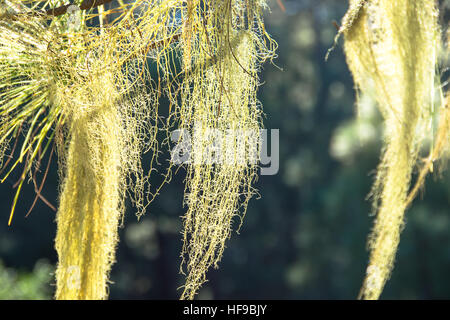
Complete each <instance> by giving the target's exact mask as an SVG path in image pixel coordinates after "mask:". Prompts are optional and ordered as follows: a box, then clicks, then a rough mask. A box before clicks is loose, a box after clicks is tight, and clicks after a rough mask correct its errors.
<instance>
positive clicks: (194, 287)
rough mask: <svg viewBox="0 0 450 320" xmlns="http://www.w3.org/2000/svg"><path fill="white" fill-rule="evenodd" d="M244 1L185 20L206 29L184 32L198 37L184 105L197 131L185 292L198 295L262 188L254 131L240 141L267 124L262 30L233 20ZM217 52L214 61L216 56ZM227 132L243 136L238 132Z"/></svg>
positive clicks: (185, 123) (183, 124) (218, 4)
mask: <svg viewBox="0 0 450 320" xmlns="http://www.w3.org/2000/svg"><path fill="white" fill-rule="evenodd" d="M197 2H198V3H197ZM238 3H239V1H231V2H230V1H211V2H210V3H209V6H210V8H212V9H211V11H208V12H207V13H205V14H204V16H206V17H208V19H205V20H202V19H203V17H202V16H197V17H196V16H195V15H194V14H193V12H194V13H195V12H197V13H199V12H202V11H201V10H200V9H197V10H192V11H191V12H190V15H191V16H190V17H189V22H190V23H189V24H187V25H185V27H190V28H196V26H197V28H198V29H197V30H198V31H197V32H198V33H197V34H195V33H193V34H195V36H192V37H184V39H190V40H191V41H192V43H191V45H189V46H187V48H188V50H189V52H188V53H187V54H188V55H187V56H186V58H188V57H190V58H191V59H192V61H190V62H189V61H186V60H185V63H188V64H189V65H191V66H194V70H193V71H191V72H189V73H188V74H187V75H186V80H185V82H184V83H183V93H182V102H181V106H180V110H179V119H180V128H186V129H189V130H192V131H193V136H192V137H193V139H192V156H191V163H189V164H188V166H187V180H186V190H185V193H186V196H185V204H186V205H187V207H188V209H187V212H186V214H185V216H184V217H183V220H184V231H183V238H184V245H183V251H182V255H181V256H182V259H183V262H182V265H181V272H183V273H184V270H183V266H184V264H186V271H187V276H186V281H185V285H184V290H183V293H182V295H181V299H193V298H194V296H195V294H196V293H197V292H198V290H199V288H200V287H201V286H202V284H203V283H204V282H205V281H206V273H207V271H208V269H209V268H210V267H211V266H214V267H216V268H217V267H218V262H219V261H220V260H221V257H222V254H223V251H224V248H225V242H226V240H227V239H228V238H229V237H230V235H231V231H232V222H233V218H235V217H236V216H238V217H241V219H242V217H243V215H244V214H245V211H246V206H247V203H248V200H249V199H250V197H251V196H252V195H253V193H254V189H253V187H252V183H253V182H254V180H255V179H256V177H257V174H256V170H257V168H256V163H255V162H252V160H254V159H251V158H250V153H247V152H246V151H247V149H248V148H249V147H252V146H250V144H251V143H252V141H251V138H249V139H243V140H240V141H239V137H238V136H237V135H239V133H238V132H240V133H243V132H253V133H254V134H257V135H258V134H259V129H260V128H261V110H260V106H259V103H258V101H257V98H256V90H257V86H258V80H257V62H258V58H257V52H256V42H257V37H258V36H257V35H256V34H255V33H254V31H253V30H236V29H234V28H233V27H232V24H233V23H236V22H237V20H239V19H240V22H242V21H244V17H239V19H238V18H237V17H236V16H232V14H231V12H230V9H231V8H232V6H233V5H235V4H236V5H237V4H238ZM190 5H191V6H200V2H199V1H192V2H191V3H190ZM248 9H249V8H248ZM249 10H250V9H249ZM236 12H242V10H236ZM231 21H233V22H231ZM217 25H220V26H221V28H217ZM194 30H195V29H194ZM184 32H185V33H186V32H191V30H190V29H189V30H184ZM205 48H206V49H205ZM211 60H212V61H213V63H209V62H211ZM211 129H212V130H218V132H220V133H221V134H222V135H220V134H219V136H215V137H214V138H213V139H218V140H215V142H216V143H217V145H219V146H221V148H220V149H219V155H217V154H216V158H215V160H213V159H212V158H211V155H210V154H209V148H210V146H211V143H212V140H211V137H210V136H208V134H209V133H210V131H209V130H211ZM227 132H228V133H229V132H232V133H233V134H234V135H235V136H232V137H231V138H230V137H229V136H227V134H226V133H227ZM218 141H219V142H218ZM258 141H259V140H258ZM258 141H257V142H256V143H258ZM246 148H247V149H246ZM243 149H244V150H245V151H244V153H242V150H243ZM217 157H218V158H217ZM219 159H220V160H219ZM214 161H216V162H215V163H214Z"/></svg>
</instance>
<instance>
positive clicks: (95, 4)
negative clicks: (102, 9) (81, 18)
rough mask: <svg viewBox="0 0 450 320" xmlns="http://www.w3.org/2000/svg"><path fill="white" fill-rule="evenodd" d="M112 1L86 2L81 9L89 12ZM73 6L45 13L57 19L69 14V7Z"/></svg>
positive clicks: (87, 0)
mask: <svg viewBox="0 0 450 320" xmlns="http://www.w3.org/2000/svg"><path fill="white" fill-rule="evenodd" d="M111 1H112V0H84V1H83V2H82V3H81V5H80V7H79V8H80V9H81V10H89V9H92V8H96V7H98V6H101V5H104V4H106V3H109V2H111ZM73 5H75V4H73V3H69V4H66V5H64V6H61V7H57V8H53V9H49V10H47V11H46V12H45V13H46V15H48V16H55V17H57V16H60V15H63V14H65V13H67V9H69V7H70V6H73Z"/></svg>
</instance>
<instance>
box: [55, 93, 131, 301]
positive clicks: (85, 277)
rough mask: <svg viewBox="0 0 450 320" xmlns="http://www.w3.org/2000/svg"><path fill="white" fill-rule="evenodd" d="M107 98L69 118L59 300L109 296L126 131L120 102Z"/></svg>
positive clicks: (59, 223) (60, 218) (60, 221)
mask: <svg viewBox="0 0 450 320" xmlns="http://www.w3.org/2000/svg"><path fill="white" fill-rule="evenodd" d="M99 89H101V88H99ZM108 90H113V88H111V87H108ZM109 93H110V92H106V94H109ZM98 100H100V101H101V99H98ZM98 100H97V101H98ZM105 100H106V103H104V104H102V105H100V106H99V107H97V108H95V109H94V110H92V111H88V112H81V115H79V116H77V117H76V118H74V119H73V120H72V123H71V128H70V143H69V147H68V151H67V152H68V154H67V158H66V161H67V163H66V166H65V167H66V170H67V172H66V173H65V178H64V181H63V186H62V193H61V196H60V206H59V210H58V213H57V218H56V221H57V235H56V240H55V247H56V250H57V252H58V257H59V261H58V267H57V270H56V280H57V290H56V298H57V299H105V298H107V296H108V294H107V280H108V274H109V271H110V269H111V265H112V263H113V262H114V256H115V247H116V244H117V241H118V235H117V232H118V225H119V220H120V217H121V214H122V211H123V208H122V195H121V191H120V190H121V187H122V186H123V185H122V182H123V169H122V166H121V150H122V148H123V144H122V137H123V134H122V124H121V119H120V116H119V114H118V112H117V110H116V106H115V105H114V104H111V103H108V99H105ZM100 101H98V102H99V103H101V102H100ZM109 102H112V101H111V100H109ZM74 103H76V101H75V102H74ZM75 108H77V106H75Z"/></svg>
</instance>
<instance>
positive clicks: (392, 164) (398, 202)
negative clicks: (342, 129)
mask: <svg viewBox="0 0 450 320" xmlns="http://www.w3.org/2000/svg"><path fill="white" fill-rule="evenodd" d="M437 18H438V12H437V9H436V7H435V3H434V1H410V0H400V1H390V0H371V1H356V0H354V1H350V11H349V13H348V14H347V16H346V18H344V24H343V26H342V28H344V31H343V33H344V35H345V53H346V56H347V62H348V65H349V67H350V70H351V72H352V74H353V76H354V80H355V83H356V87H357V90H358V91H361V92H364V93H367V94H371V95H372V96H374V97H375V99H376V100H377V102H378V106H379V109H380V111H381V113H382V115H383V117H384V120H385V138H384V141H385V145H384V152H383V156H382V160H381V164H380V165H379V168H378V174H377V177H376V181H375V184H374V187H373V190H372V196H373V199H374V211H375V213H376V220H375V225H374V228H373V230H372V234H371V236H370V239H369V248H370V262H369V266H368V268H367V276H366V278H365V281H364V284H363V287H362V289H361V293H360V297H362V298H364V299H377V298H378V297H379V296H380V294H381V292H382V290H383V287H384V285H385V283H386V281H387V279H388V278H389V276H390V273H391V270H392V267H393V264H394V260H395V253H396V251H397V247H398V243H399V240H400V232H401V230H402V228H403V224H404V219H403V216H404V212H405V210H406V208H407V205H408V204H409V201H408V192H409V189H410V183H411V178H412V173H413V170H414V168H415V165H416V163H417V159H418V154H419V151H420V148H421V147H422V144H423V140H424V137H425V136H426V135H427V133H429V131H430V129H431V128H430V124H431V123H432V121H431V117H432V113H433V110H434V108H435V107H436V106H435V103H434V95H435V73H436V60H437V50H438V44H439V31H438V23H437V20H438V19H437Z"/></svg>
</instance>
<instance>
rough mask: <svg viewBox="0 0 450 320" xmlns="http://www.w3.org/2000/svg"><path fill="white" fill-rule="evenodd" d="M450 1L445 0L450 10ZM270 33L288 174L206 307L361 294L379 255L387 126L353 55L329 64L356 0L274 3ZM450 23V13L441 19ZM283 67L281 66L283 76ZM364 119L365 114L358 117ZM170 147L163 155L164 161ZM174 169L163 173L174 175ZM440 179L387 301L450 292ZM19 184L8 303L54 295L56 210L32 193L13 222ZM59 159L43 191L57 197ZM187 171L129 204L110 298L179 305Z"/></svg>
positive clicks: (265, 91)
mask: <svg viewBox="0 0 450 320" xmlns="http://www.w3.org/2000/svg"><path fill="white" fill-rule="evenodd" d="M449 2H450V1H441V4H442V6H446V7H447V10H448V7H450V6H449V5H448V4H449ZM269 4H270V7H271V13H270V14H269V13H268V14H267V17H266V21H267V30H268V31H269V33H270V34H271V35H272V36H273V37H274V39H276V41H277V42H278V44H279V50H278V55H279V58H278V59H277V60H276V61H275V64H276V65H277V66H278V67H276V66H274V65H271V64H269V63H267V64H266V65H265V66H264V70H263V72H262V75H261V76H262V79H263V81H264V82H265V83H264V85H263V86H262V87H261V88H260V91H259V96H260V99H261V101H262V103H263V105H264V110H265V113H266V115H267V117H266V119H265V126H266V127H267V128H269V129H271V128H279V129H280V171H279V173H278V174H277V175H274V176H261V177H260V179H259V181H258V183H257V188H258V189H259V192H260V194H261V198H260V199H256V198H254V199H252V201H251V202H250V205H249V208H248V211H247V215H246V218H245V222H244V225H243V227H242V229H241V230H240V234H239V235H238V234H236V233H233V235H232V238H231V240H229V241H228V243H227V249H226V250H225V254H224V257H223V259H222V262H221V263H220V268H219V269H218V270H211V271H210V272H209V274H208V279H209V281H208V282H207V283H206V284H205V285H204V286H203V287H202V289H201V291H200V293H199V295H198V298H199V299H354V298H356V296H357V294H358V291H359V288H360V285H361V282H362V279H363V276H364V272H365V267H366V264H367V261H368V252H367V250H366V239H367V236H368V233H369V232H370V229H371V225H372V221H373V217H371V216H370V212H371V205H370V201H368V200H367V199H366V197H367V195H368V193H369V192H370V188H371V184H372V181H373V177H374V170H375V169H376V166H377V163H378V160H379V157H380V148H381V137H382V128H381V126H380V124H381V119H380V116H379V114H378V112H377V110H376V106H375V105H374V103H373V101H371V100H370V99H369V98H365V97H363V99H362V103H361V108H360V109H359V110H357V109H356V107H355V94H354V91H353V83H352V79H351V75H350V73H349V71H348V69H347V66H346V63H345V58H344V56H343V53H342V47H341V46H339V47H338V48H337V49H336V50H335V51H334V52H333V53H332V55H331V56H330V59H329V61H328V62H325V61H324V56H325V53H326V51H327V49H328V48H329V47H330V46H331V45H332V43H333V38H334V36H335V34H336V29H335V27H334V25H333V23H332V22H333V21H334V20H336V21H340V20H341V18H342V16H343V15H344V13H345V11H346V9H347V1H325V0H322V1H319V0H297V1H295V0H283V4H284V7H285V9H286V10H285V12H284V11H283V10H282V9H281V7H280V6H279V5H278V4H277V1H276V0H271V1H269ZM443 20H444V23H447V21H448V19H447V18H446V17H443ZM280 68H281V69H282V70H280ZM357 114H359V117H357ZM167 157H168V151H166V153H165V154H163V155H162V157H161V163H164V162H165V160H166V158H167ZM163 169H164V167H162V170H163ZM437 178H439V177H438V176H437V175H436V174H435V175H434V176H433V177H429V179H428V181H427V184H426V188H425V192H423V193H422V194H421V196H420V197H419V198H418V199H416V201H415V202H414V204H413V206H412V208H411V209H410V210H408V212H407V214H406V228H405V230H404V231H403V233H402V238H401V242H400V247H399V250H398V254H397V261H396V265H395V269H394V271H393V273H392V276H391V280H390V281H389V282H388V283H387V285H386V288H385V291H384V293H383V295H382V298H384V299H419V298H420V299H437V298H447V299H448V298H450V274H449V273H448V270H449V269H450V233H449V231H450V216H449V212H448V211H449V210H448V208H449V199H450V181H449V175H448V172H447V173H446V172H444V174H442V175H441V176H440V179H437ZM14 182H15V180H14V179H10V180H8V181H7V182H5V183H3V184H2V185H0V194H1V201H0V299H7V298H12V299H49V298H51V297H52V295H53V292H54V289H55V286H54V282H55V281H54V278H53V272H54V267H55V263H56V258H57V257H56V252H55V250H54V248H53V245H54V243H53V239H54V237H55V230H56V225H55V221H54V220H55V212H53V211H52V210H51V209H49V208H48V207H47V206H46V205H45V204H43V203H42V202H40V201H39V202H38V203H37V205H36V207H35V208H34V210H33V212H32V213H31V214H30V215H29V216H28V217H27V218H25V217H24V216H25V214H26V212H27V211H28V209H29V207H30V206H31V203H32V202H33V199H34V196H35V194H34V192H33V189H32V188H31V186H30V185H29V186H27V187H26V188H25V189H24V191H23V193H22V196H21V198H20V203H19V205H18V208H17V210H16V215H15V217H14V221H13V225H12V226H11V227H8V226H7V221H8V217H9V211H10V206H11V203H12V200H13V197H14V192H15V190H14V189H12V184H13V183H14ZM57 185H58V177H57V168H56V164H54V165H53V166H52V168H51V174H50V176H49V178H48V180H47V184H46V187H45V190H44V192H43V194H44V196H45V197H46V198H47V199H49V200H50V201H51V202H52V203H53V204H56V203H57V188H58V187H57ZM183 190H184V186H183V173H182V172H181V173H179V174H178V175H177V176H175V178H174V179H173V181H172V182H171V183H170V184H169V185H166V186H165V187H164V188H163V190H162V192H161V195H160V196H159V197H158V198H157V199H156V201H155V202H153V203H152V204H151V206H150V208H149V212H148V213H147V214H146V215H145V216H144V217H143V218H142V219H141V220H140V221H137V219H136V217H135V216H134V214H133V210H132V208H130V209H129V210H128V212H127V214H126V219H125V224H124V227H123V228H121V229H120V239H121V240H120V244H119V248H118V251H117V263H116V264H115V265H114V266H113V270H112V274H111V281H112V282H113V283H112V284H111V285H110V298H111V299H177V298H178V297H179V295H180V294H181V291H180V290H178V288H179V287H180V286H181V285H182V283H183V276H182V275H180V274H179V264H180V258H179V254H180V250H181V245H182V242H181V219H180V216H182V215H183V213H184V209H183V208H182V199H183Z"/></svg>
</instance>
